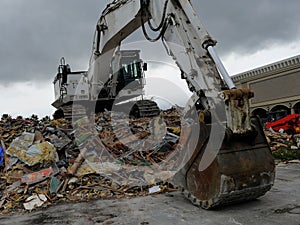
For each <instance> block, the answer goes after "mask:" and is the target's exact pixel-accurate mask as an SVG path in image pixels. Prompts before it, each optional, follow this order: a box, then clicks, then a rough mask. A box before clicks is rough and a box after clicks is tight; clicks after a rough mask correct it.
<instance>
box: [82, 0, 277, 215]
mask: <svg viewBox="0 0 300 225" xmlns="http://www.w3.org/2000/svg"><path fill="white" fill-rule="evenodd" d="M139 28H141V30H142V32H143V35H144V37H145V39H147V40H148V41H150V42H156V41H161V42H162V43H163V46H164V48H165V50H166V52H167V53H168V55H169V56H170V57H171V58H172V59H173V60H174V61H175V63H176V65H177V66H178V68H179V70H180V71H181V74H182V78H183V79H184V80H185V81H186V83H187V85H188V87H189V90H190V91H191V92H192V93H193V95H192V97H191V98H190V101H189V103H188V106H187V107H186V112H187V114H188V111H189V108H192V107H193V106H197V107H196V108H197V110H196V114H197V120H198V121H197V122H193V123H191V126H190V129H189V130H188V132H184V134H182V135H183V136H184V138H183V139H182V140H181V143H180V144H181V146H183V147H182V152H183V153H184V154H187V156H188V159H187V160H186V161H184V163H183V165H182V167H181V168H180V170H179V171H178V172H177V174H176V175H175V176H174V182H176V184H177V185H178V186H179V187H181V190H182V192H183V194H184V195H185V196H186V197H187V198H188V199H189V200H190V201H191V202H192V203H193V204H194V205H197V206H200V207H202V208H204V209H211V208H216V207H222V206H224V205H229V204H233V203H238V202H243V201H248V200H252V199H256V198H258V197H260V196H262V195H264V194H265V193H266V192H267V191H269V190H270V189H271V187H272V185H273V184H274V178H275V163H274V158H273V156H272V153H271V151H270V148H269V146H268V143H267V141H266V138H265V135H264V132H263V128H262V126H261V124H260V121H259V119H258V118H257V117H254V116H250V112H249V108H250V107H249V99H250V98H252V97H253V96H254V93H253V92H252V91H251V90H249V89H247V88H242V89H238V88H236V87H235V85H234V83H233V81H232V79H231V77H230V76H229V74H228V73H227V71H226V69H225V67H224V65H223V64H222V62H221V60H220V58H219V57H218V55H217V53H216V51H215V48H214V46H215V45H216V43H217V42H216V41H215V40H214V39H212V37H211V36H210V35H209V34H208V32H207V30H206V29H205V27H204V26H203V24H202V23H201V21H200V19H199V17H198V15H197V13H196V12H195V10H194V8H193V6H192V4H191V2H190V1H189V0H164V1H162V0H114V1H112V2H111V3H110V4H108V5H107V7H106V8H105V9H104V11H103V12H102V14H101V16H100V19H99V20H98V22H97V25H96V31H95V36H94V41H93V48H92V56H91V58H90V62H89V70H88V71H87V72H86V74H85V79H86V82H87V83H88V87H89V95H90V98H91V99H92V100H94V101H95V102H96V101H97V99H98V97H99V93H101V91H102V89H103V86H104V84H105V83H106V82H107V80H109V78H108V77H107V76H108V74H110V68H111V59H112V58H113V57H114V54H115V52H116V50H117V49H118V48H119V46H120V43H121V42H122V41H123V40H124V39H125V38H127V37H128V36H129V35H130V34H132V33H133V32H134V31H136V30H137V29H139ZM170 91H171V90H170ZM173 91H174V92H176V90H173ZM196 124H198V125H199V126H196ZM195 140H196V143H195V147H194V149H193V151H192V152H189V148H188V146H190V145H191V144H192V142H195ZM185 147H187V148H185ZM185 150H186V152H185Z"/></svg>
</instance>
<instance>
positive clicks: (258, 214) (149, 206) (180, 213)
mask: <svg viewBox="0 0 300 225" xmlns="http://www.w3.org/2000/svg"><path fill="white" fill-rule="evenodd" d="M0 224H2V225H8V224H10V225H16V224H51V225H52V224H85V225H89V224H142V225H146V224H166V225H167V224H172V225H173V224H174V225H177V224H178V225H179V224H180V225H181V224H193V225H194V224H195V225H227V224H228V225H248V224H263V225H268V224H270V225H271V224H272V225H273V224H278V225H282V224H287V225H300V164H280V165H278V166H277V169H276V183H275V185H274V187H273V188H272V190H271V191H270V192H268V193H267V194H266V195H265V196H263V197H261V198H260V199H259V200H255V201H251V202H248V203H243V204H238V205H234V206H229V207H225V208H222V209H218V210H214V211H207V210H203V209H199V208H197V207H195V206H193V205H192V204H191V203H190V202H189V201H187V200H186V199H185V198H184V197H183V196H182V195H181V194H180V193H178V192H173V193H169V194H162V195H152V196H147V197H139V198H132V199H121V200H96V201H92V202H88V203H75V204H74V203H69V204H60V205H56V206H52V207H49V208H48V209H42V210H38V211H34V212H31V213H28V214H22V215H6V216H1V217H0Z"/></svg>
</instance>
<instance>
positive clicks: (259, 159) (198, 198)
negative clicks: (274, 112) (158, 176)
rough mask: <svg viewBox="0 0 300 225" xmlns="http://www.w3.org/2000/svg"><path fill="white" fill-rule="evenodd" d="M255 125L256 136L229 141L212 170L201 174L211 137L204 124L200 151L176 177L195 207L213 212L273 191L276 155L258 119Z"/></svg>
mask: <svg viewBox="0 0 300 225" xmlns="http://www.w3.org/2000/svg"><path fill="white" fill-rule="evenodd" d="M251 124H252V126H253V127H255V128H256V129H255V130H256V132H255V133H254V135H252V136H245V137H227V138H225V140H224V141H223V144H222V147H221V149H220V150H219V152H218V154H217V156H216V157H215V159H214V160H213V162H212V163H211V164H210V166H208V167H207V168H206V169H205V170H203V171H200V170H199V165H200V162H201V160H202V157H203V153H204V149H205V148H206V147H207V146H206V144H205V143H206V142H207V140H208V136H209V127H207V126H206V125H205V124H204V123H203V124H201V132H200V135H201V137H199V141H198V144H197V149H196V151H195V153H194V155H193V156H192V157H191V159H190V161H189V162H188V163H187V164H186V165H185V167H184V168H183V169H182V170H181V171H180V172H179V173H178V174H177V176H175V181H176V180H177V182H179V185H180V186H181V187H182V190H183V193H184V195H185V196H186V197H187V198H188V199H189V200H191V202H192V203H193V204H195V205H198V206H200V207H202V208H205V209H210V208H215V207H219V206H224V205H229V204H233V203H238V202H243V201H248V200H251V199H256V198H258V197H260V196H262V195H264V194H265V193H266V192H267V191H268V190H270V188H271V187H272V185H273V183H274V177H275V172H274V170H275V164H274V159H273V155H272V153H271V151H270V148H269V146H268V143H267V141H266V138H265V135H264V133H263V129H262V127H261V124H260V122H259V120H258V118H256V117H252V118H251ZM205 134H206V135H205ZM205 151H210V149H205Z"/></svg>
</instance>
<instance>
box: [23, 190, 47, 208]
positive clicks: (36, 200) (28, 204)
mask: <svg viewBox="0 0 300 225" xmlns="http://www.w3.org/2000/svg"><path fill="white" fill-rule="evenodd" d="M46 201H47V197H46V196H45V195H43V194H33V195H32V196H30V197H28V198H27V199H26V201H25V203H23V206H24V208H25V209H26V210H33V209H35V208H38V207H40V206H42V205H43V204H44V203H45V202H46Z"/></svg>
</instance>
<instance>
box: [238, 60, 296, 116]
mask: <svg viewBox="0 0 300 225" xmlns="http://www.w3.org/2000/svg"><path fill="white" fill-rule="evenodd" d="M232 79H233V81H234V82H235V84H236V86H237V87H244V88H245V87H248V88H250V89H251V90H253V91H254V95H255V96H254V98H253V99H251V101H250V106H251V108H250V110H251V113H253V114H255V115H259V116H260V117H261V118H267V116H268V115H275V116H276V117H277V116H279V115H280V114H284V113H288V114H289V113H300V55H298V56H295V57H292V58H288V59H285V60H282V61H278V62H275V63H272V64H269V65H266V66H263V67H259V68H256V69H253V70H250V71H247V72H244V73H240V74H237V75H235V76H233V77H232Z"/></svg>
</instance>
